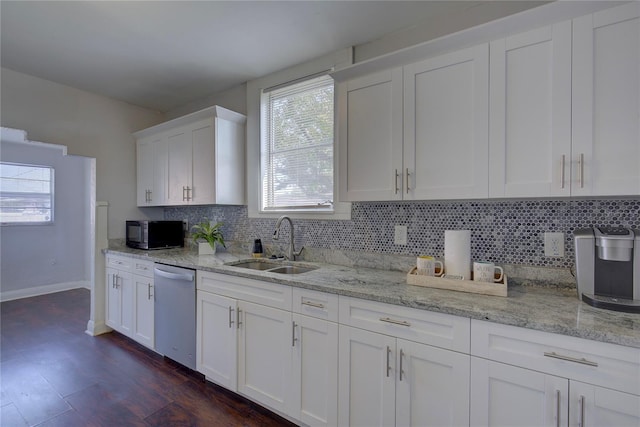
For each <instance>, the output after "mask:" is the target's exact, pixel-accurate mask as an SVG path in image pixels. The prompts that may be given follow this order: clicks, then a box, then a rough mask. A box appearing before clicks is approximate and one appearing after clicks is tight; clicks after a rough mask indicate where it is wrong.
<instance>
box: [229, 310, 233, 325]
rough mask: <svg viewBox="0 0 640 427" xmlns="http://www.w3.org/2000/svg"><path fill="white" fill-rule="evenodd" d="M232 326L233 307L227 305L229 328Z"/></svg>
mask: <svg viewBox="0 0 640 427" xmlns="http://www.w3.org/2000/svg"><path fill="white" fill-rule="evenodd" d="M232 327H233V307H231V306H229V328H232Z"/></svg>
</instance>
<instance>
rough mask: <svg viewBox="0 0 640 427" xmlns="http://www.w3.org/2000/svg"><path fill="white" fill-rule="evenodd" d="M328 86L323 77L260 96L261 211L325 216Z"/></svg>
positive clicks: (329, 160)
mask: <svg viewBox="0 0 640 427" xmlns="http://www.w3.org/2000/svg"><path fill="white" fill-rule="evenodd" d="M333 93H334V82H333V79H332V78H331V77H330V76H328V75H323V76H321V77H316V78H312V79H309V80H306V81H303V82H300V83H295V84H292V85H288V86H284V87H283V86H279V87H278V88H275V89H272V90H270V91H268V92H265V93H264V94H263V103H264V104H263V105H264V107H265V110H264V120H265V125H266V126H265V131H266V132H265V137H263V141H262V144H263V147H262V209H263V210H296V209H299V210H309V209H317V210H331V209H332V206H333V105H334V96H333Z"/></svg>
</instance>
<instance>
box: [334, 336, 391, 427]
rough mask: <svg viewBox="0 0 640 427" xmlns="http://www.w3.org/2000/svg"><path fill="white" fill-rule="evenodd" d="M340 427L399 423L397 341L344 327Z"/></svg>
mask: <svg viewBox="0 0 640 427" xmlns="http://www.w3.org/2000/svg"><path fill="white" fill-rule="evenodd" d="M339 342H340V344H339V354H340V356H339V372H340V375H339V383H338V397H339V399H338V417H339V418H338V424H339V425H341V426H363V427H374V426H392V425H394V424H395V375H396V373H395V357H396V339H395V338H393V337H390V336H387V335H382V334H378V333H375V332H369V331H364V330H362V329H356V328H351V327H349V326H343V325H340V333H339Z"/></svg>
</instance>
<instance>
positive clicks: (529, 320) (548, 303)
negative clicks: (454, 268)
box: [104, 245, 640, 348]
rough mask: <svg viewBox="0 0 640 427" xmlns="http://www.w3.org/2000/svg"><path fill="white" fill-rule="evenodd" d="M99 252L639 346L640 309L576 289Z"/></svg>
mask: <svg viewBox="0 0 640 427" xmlns="http://www.w3.org/2000/svg"><path fill="white" fill-rule="evenodd" d="M104 252H105V253H112V254H121V255H128V256H133V257H135V258H140V259H147V260H150V261H154V262H158V263H165V264H171V265H176V266H179V267H185V268H192V269H197V270H204V271H211V272H216V273H224V274H229V275H233V276H239V277H246V278H251V279H259V280H263V281H268V282H274V283H280V284H285V285H291V286H296V287H300V288H305V289H312V290H317V291H322V292H328V293H334V294H339V295H346V296H351V297H356V298H362V299H367V300H373V301H379V302H384V303H388V304H395V305H402V306H406V307H411V308H417V309H422V310H429V311H434V312H438V313H447V314H453V315H456V316H462V317H469V318H471V319H480V320H488V321H491V322H496V323H502V324H506V325H513V326H520V327H524V328H529V329H536V330H540V331H545V332H552V333H557V334H563V335H569V336H574V337H579V338H585V339H590V340H595V341H602V342H607V343H613V344H620V345H625V346H629V347H636V348H640V315H638V314H632V313H621V312H616V311H610V310H604V309H599V308H594V307H591V306H589V305H587V304H585V303H583V302H581V301H580V300H579V299H578V298H577V297H576V291H575V289H574V290H567V289H557V288H552V287H543V286H527V285H526V284H525V285H518V286H511V285H509V293H508V296H507V297H496V296H484V295H478V294H471V293H464V292H456V291H447V290H440V289H432V288H424V287H419V286H411V285H407V283H406V273H404V272H399V271H388V270H378V269H373V268H358V267H345V266H340V265H332V264H322V263H310V262H306V261H305V262H296V264H297V265H298V264H300V265H310V266H314V267H318V268H317V269H316V270H314V271H310V272H307V273H303V274H295V275H282V274H278V273H270V272H265V271H259V270H250V269H243V268H239V267H234V266H233V265H227V264H229V263H234V262H237V261H240V260H245V259H250V257H249V256H246V255H237V254H232V253H229V252H219V253H218V254H216V255H205V256H198V254H197V252H194V251H191V250H188V249H166V250H154V251H142V250H137V249H131V248H128V247H126V246H122V245H110V247H109V248H108V249H105V250H104ZM285 263H286V261H285Z"/></svg>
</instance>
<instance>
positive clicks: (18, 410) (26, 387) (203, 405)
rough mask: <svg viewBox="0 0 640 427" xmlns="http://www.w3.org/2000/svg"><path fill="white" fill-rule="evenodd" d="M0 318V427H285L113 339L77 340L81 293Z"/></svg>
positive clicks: (21, 304)
mask: <svg viewBox="0 0 640 427" xmlns="http://www.w3.org/2000/svg"><path fill="white" fill-rule="evenodd" d="M0 314H1V319H0V320H1V342H0V367H1V372H0V385H1V387H0V412H1V419H0V425H2V427H13V426H27V425H29V426H36V425H37V426H43V427H44V426H47V427H49V426H64V427H73V426H108V427H112V426H293V424H291V423H289V422H288V421H286V420H284V419H283V418H281V417H279V416H277V415H276V414H273V413H272V412H270V411H268V410H266V409H264V408H262V407H260V406H258V405H256V404H254V403H252V402H250V401H248V400H246V399H244V398H242V397H240V396H238V395H236V394H234V393H231V392H228V391H226V390H225V389H223V388H221V387H218V386H216V385H213V384H211V383H209V382H207V381H205V380H204V379H203V377H202V376H201V375H200V374H198V373H196V372H193V371H190V370H188V369H186V368H183V367H181V366H180V365H177V364H175V363H173V362H171V361H168V360H166V359H164V358H162V357H161V356H159V355H157V354H156V353H154V352H152V351H150V350H148V349H146V348H144V347H143V346H140V345H138V344H137V343H135V342H134V341H132V340H129V339H128V338H126V337H124V336H122V335H120V334H117V333H109V334H105V335H101V336H98V337H91V336H89V335H87V334H85V333H84V331H85V329H86V325H87V320H88V319H89V291H88V290H86V289H76V290H72V291H66V292H59V293H55V294H50V295H44V296H38V297H33V298H25V299H21V300H16V301H8V302H3V303H2V304H1V305H0Z"/></svg>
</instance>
